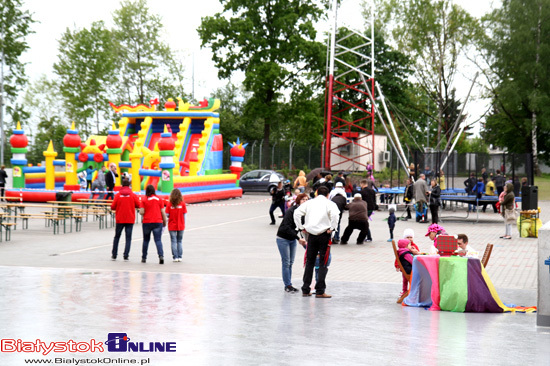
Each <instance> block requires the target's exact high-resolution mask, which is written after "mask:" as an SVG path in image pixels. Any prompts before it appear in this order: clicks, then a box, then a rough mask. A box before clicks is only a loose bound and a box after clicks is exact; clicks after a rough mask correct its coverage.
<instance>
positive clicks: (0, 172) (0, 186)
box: [0, 165, 8, 201]
mask: <svg viewBox="0 0 550 366" xmlns="http://www.w3.org/2000/svg"><path fill="white" fill-rule="evenodd" d="M4 169H6V166H5V165H2V166H1V167H0V197H1V199H2V201H6V197H5V193H6V180H7V179H8V173H6V171H5V170H4Z"/></svg>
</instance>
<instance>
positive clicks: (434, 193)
mask: <svg viewBox="0 0 550 366" xmlns="http://www.w3.org/2000/svg"><path fill="white" fill-rule="evenodd" d="M430 184H431V188H432V190H431V192H430V213H431V214H432V224H437V222H438V221H439V215H438V210H439V206H440V198H441V188H439V185H438V184H437V180H435V178H434V179H432V181H431V182H430Z"/></svg>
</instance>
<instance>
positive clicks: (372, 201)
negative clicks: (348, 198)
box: [359, 179, 376, 241]
mask: <svg viewBox="0 0 550 366" xmlns="http://www.w3.org/2000/svg"><path fill="white" fill-rule="evenodd" d="M359 184H360V185H361V198H362V199H363V201H365V202H366V203H367V208H368V212H367V213H368V217H370V215H372V213H373V211H374V210H375V209H376V192H374V189H372V188H371V186H372V181H370V180H368V179H362V180H361V182H360V183H359ZM366 241H372V236H371V232H370V228H369V227H368V226H367V240H366Z"/></svg>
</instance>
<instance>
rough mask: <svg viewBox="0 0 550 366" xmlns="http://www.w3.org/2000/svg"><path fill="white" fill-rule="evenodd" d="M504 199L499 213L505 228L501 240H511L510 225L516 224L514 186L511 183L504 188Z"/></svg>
mask: <svg viewBox="0 0 550 366" xmlns="http://www.w3.org/2000/svg"><path fill="white" fill-rule="evenodd" d="M504 192H505V195H504V199H503V201H502V204H501V205H500V207H501V212H502V217H504V224H505V226H506V234H505V235H503V236H501V237H500V238H501V239H512V225H515V224H516V221H517V217H516V208H515V204H516V197H515V196H514V185H513V184H512V183H506V186H504Z"/></svg>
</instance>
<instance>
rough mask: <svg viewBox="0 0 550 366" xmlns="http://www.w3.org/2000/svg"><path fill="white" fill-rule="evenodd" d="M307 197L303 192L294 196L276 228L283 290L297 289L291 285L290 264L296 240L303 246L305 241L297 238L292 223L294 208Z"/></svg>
mask: <svg viewBox="0 0 550 366" xmlns="http://www.w3.org/2000/svg"><path fill="white" fill-rule="evenodd" d="M308 199H309V197H308V195H307V194H305V193H300V194H299V195H298V196H296V201H295V203H294V205H293V206H292V207H290V208H289V209H288V210H287V211H286V213H285V216H284V218H283V221H282V222H281V225H280V226H279V230H277V238H276V239H275V240H276V241H277V247H278V248H279V253H280V254H281V262H282V265H283V283H284V284H285V291H286V292H291V293H295V292H298V289H296V288H294V287H293V286H292V264H293V263H294V257H295V256H296V240H298V241H299V242H300V244H301V245H302V246H303V247H305V245H306V241H305V240H304V239H300V238H298V232H297V231H296V224H295V223H294V210H296V207H298V206H300V205H301V204H302V203H304V202H306V201H307V200H308Z"/></svg>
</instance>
